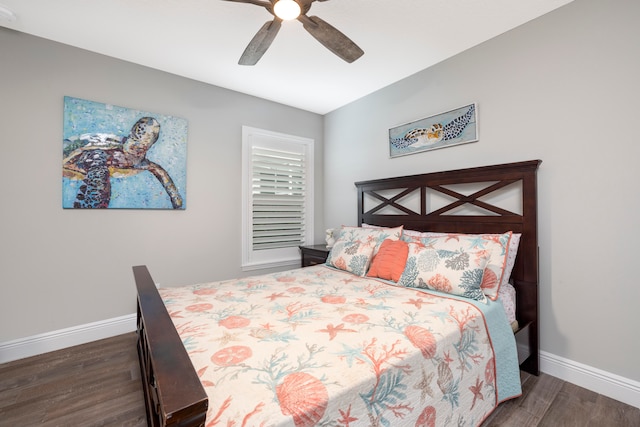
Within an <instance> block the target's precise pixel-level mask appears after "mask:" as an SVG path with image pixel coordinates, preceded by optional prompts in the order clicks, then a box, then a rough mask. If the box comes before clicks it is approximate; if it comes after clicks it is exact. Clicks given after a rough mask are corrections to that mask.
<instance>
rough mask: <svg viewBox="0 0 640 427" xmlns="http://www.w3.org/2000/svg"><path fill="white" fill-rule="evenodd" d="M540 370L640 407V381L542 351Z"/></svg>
mask: <svg viewBox="0 0 640 427" xmlns="http://www.w3.org/2000/svg"><path fill="white" fill-rule="evenodd" d="M540 370H541V371H542V372H544V373H545V374H549V375H551V376H553V377H556V378H560V379H561V380H564V381H567V382H570V383H572V384H575V385H577V386H580V387H583V388H586V389H588V390H591V391H594V392H596V393H599V394H602V395H604V396H607V397H610V398H612V399H615V400H619V401H620V402H624V403H626V404H627V405H631V406H635V407H636V408H640V382H638V381H634V380H631V379H628V378H624V377H621V376H619V375H616V374H612V373H610V372H605V371H602V370H600V369H597V368H594V367H592V366H587V365H583V364H581V363H578V362H574V361H573V360H569V359H564V358H562V357H560V356H556V355H555V354H551V353H547V352H545V351H541V352H540Z"/></svg>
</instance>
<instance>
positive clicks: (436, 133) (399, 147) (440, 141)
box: [389, 104, 478, 157]
mask: <svg viewBox="0 0 640 427" xmlns="http://www.w3.org/2000/svg"><path fill="white" fill-rule="evenodd" d="M477 140H478V139H477V130H476V106H475V104H471V105H468V106H466V107H462V108H458V109H456V110H452V111H449V112H446V113H442V114H438V115H436V116H432V117H430V118H427V119H422V120H418V121H416V122H411V123H407V124H405V125H401V126H397V127H395V128H392V129H390V130H389V146H390V149H391V157H395V156H400V155H404V154H411V153H414V152H419V151H425V150H433V149H436V148H443V147H447V146H450V145H457V144H463V143H466V142H474V141H477Z"/></svg>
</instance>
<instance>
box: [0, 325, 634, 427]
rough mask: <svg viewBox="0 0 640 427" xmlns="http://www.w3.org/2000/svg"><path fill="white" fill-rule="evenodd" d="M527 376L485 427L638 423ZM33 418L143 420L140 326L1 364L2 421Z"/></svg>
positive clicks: (24, 424)
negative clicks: (520, 391)
mask: <svg viewBox="0 0 640 427" xmlns="http://www.w3.org/2000/svg"><path fill="white" fill-rule="evenodd" d="M522 381H523V385H522V388H523V395H522V396H521V397H520V398H518V399H515V400H510V401H507V402H504V403H503V404H501V405H500V406H499V407H498V408H497V409H496V411H495V412H494V413H493V414H492V415H491V416H490V417H489V419H487V420H486V421H485V422H484V424H483V425H482V427H497V426H506V427H509V426H514V427H536V426H537V427H551V426H553V427H556V426H562V427H565V426H566V427H571V426H576V427H578V426H579V427H609V426H611V427H638V426H640V409H638V408H634V407H632V406H629V405H625V404H623V403H620V402H618V401H615V400H612V399H609V398H608V397H605V396H602V395H599V394H597V393H594V392H591V391H589V390H585V389H583V388H580V387H577V386H575V385H573V384H570V383H567V382H564V381H562V380H559V379H557V378H554V377H552V376H549V375H545V374H542V375H540V376H539V377H535V376H531V375H529V374H526V373H523V374H522ZM35 425H39V426H74V427H76V426H83V427H84V426H130V427H133V426H145V425H146V415H145V410H144V397H143V394H142V386H141V384H140V371H139V368H138V358H137V354H136V335H135V333H129V334H125V335H120V336H117V337H113V338H108V339H105V340H101V341H96V342H92V343H88V344H83V345H80V346H76V347H72V348H68V349H64V350H59V351H55V352H51V353H47V354H43V355H40V356H35V357H31V358H28V359H22V360H17V361H15V362H10V363H5V364H3V365H0V426H20V427H28V426H35ZM394 427H395V426H394Z"/></svg>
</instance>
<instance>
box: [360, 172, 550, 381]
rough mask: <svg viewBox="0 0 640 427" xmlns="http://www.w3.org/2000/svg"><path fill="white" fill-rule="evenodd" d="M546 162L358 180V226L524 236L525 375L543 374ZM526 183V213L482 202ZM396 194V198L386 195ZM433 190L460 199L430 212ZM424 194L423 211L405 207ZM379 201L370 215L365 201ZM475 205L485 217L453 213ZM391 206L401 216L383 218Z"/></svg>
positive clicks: (520, 294) (516, 273)
mask: <svg viewBox="0 0 640 427" xmlns="http://www.w3.org/2000/svg"><path fill="white" fill-rule="evenodd" d="M541 162H542V161H541V160H531V161H526V162H517V163H508V164H501V165H494V166H483V167H477V168H470V169H460V170H453V171H446V172H434V173H426V174H421V175H411V176H404V177H396V178H387V179H377V180H371V181H362V182H357V183H356V184H355V185H356V188H357V191H358V225H362V224H365V223H366V224H372V225H378V226H384V227H394V226H398V225H403V226H404V227H405V228H406V229H411V230H418V231H434V232H448V233H473V234H476V233H504V232H506V231H513V232H514V233H521V234H522V237H521V239H520V245H519V248H518V256H517V258H516V263H515V267H514V269H513V272H512V274H511V280H512V283H513V284H514V287H515V288H516V292H517V294H516V317H517V320H518V322H519V324H520V329H519V330H518V331H517V332H516V341H517V343H518V358H519V361H520V364H521V365H520V366H521V368H522V369H523V370H524V371H527V372H530V373H533V374H535V375H538V374H539V339H538V275H539V272H538V232H537V223H538V220H537V188H536V173H537V170H538V166H539V165H540V163H541ZM518 182H520V183H521V192H522V194H521V197H522V213H521V214H519V213H514V212H511V211H508V210H506V209H503V208H501V207H499V206H495V205H492V204H490V203H487V202H485V201H482V200H480V198H482V197H484V196H487V195H489V194H490V193H493V192H495V191H497V190H500V189H502V188H504V187H507V186H510V185H512V184H516V183H518ZM473 183H480V184H487V183H491V184H489V185H487V186H484V187H482V188H481V189H480V190H478V191H475V192H473V193H472V194H469V195H464V194H461V193H459V192H456V191H454V190H453V189H451V188H447V187H446V186H453V185H456V184H473ZM388 190H395V191H397V193H395V194H394V195H393V196H385V195H383V194H381V193H384V192H385V191H388ZM429 191H433V192H437V193H441V194H444V195H447V196H449V197H450V198H452V199H454V201H453V202H451V203H449V204H448V205H446V206H443V207H440V208H438V209H435V210H433V211H429V209H428V208H429V206H428V200H427V195H428V194H429ZM414 192H419V194H420V212H415V211H414V210H412V209H410V208H407V207H406V206H403V205H402V203H400V202H401V200H402V199H403V198H405V197H406V196H408V195H410V194H412V193H414ZM367 196H368V197H369V199H371V200H373V199H375V201H379V203H378V204H376V205H375V206H373V207H372V208H370V209H369V210H366V211H365V198H366V197H367ZM467 204H469V205H474V206H476V207H477V208H480V209H479V210H480V211H483V212H485V211H486V215H485V214H475V212H474V215H466V214H453V213H450V212H451V211H452V210H454V209H456V208H458V207H460V206H463V205H467ZM385 207H391V208H393V209H395V210H397V211H399V212H400V213H399V214H382V213H381V211H382V210H383V209H384V208H385Z"/></svg>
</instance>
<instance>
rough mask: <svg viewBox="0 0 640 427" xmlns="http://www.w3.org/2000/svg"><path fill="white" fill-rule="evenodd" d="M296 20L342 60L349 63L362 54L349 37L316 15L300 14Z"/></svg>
mask: <svg viewBox="0 0 640 427" xmlns="http://www.w3.org/2000/svg"><path fill="white" fill-rule="evenodd" d="M298 21H300V22H302V26H303V27H304V29H305V30H307V31H308V32H309V34H311V35H312V36H313V37H314V38H315V39H316V40H318V41H319V42H320V43H322V45H323V46H324V47H326V48H327V49H329V50H330V51H331V52H333V53H334V54H336V55H338V56H339V57H340V58H342V59H343V60H345V61H347V62H349V63H351V62H353V61H355V60H356V59H358V58H360V57H361V56H362V55H363V54H364V51H363V50H362V49H360V47H358V45H357V44H355V43H354V42H353V41H352V40H351V39H350V38H349V37H347V36H345V35H344V34H342V33H341V32H340V31H339V30H338V29H337V28H335V27H333V26H331V25H329V24H328V23H327V22H325V21H323V20H322V19H320V18H318V17H317V16H307V15H300V16H299V17H298Z"/></svg>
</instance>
